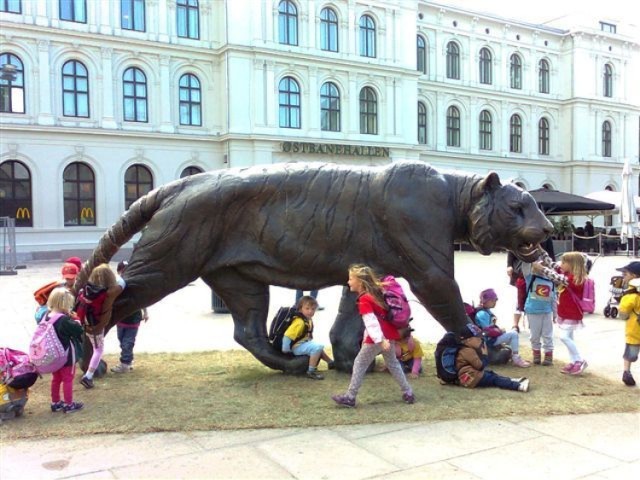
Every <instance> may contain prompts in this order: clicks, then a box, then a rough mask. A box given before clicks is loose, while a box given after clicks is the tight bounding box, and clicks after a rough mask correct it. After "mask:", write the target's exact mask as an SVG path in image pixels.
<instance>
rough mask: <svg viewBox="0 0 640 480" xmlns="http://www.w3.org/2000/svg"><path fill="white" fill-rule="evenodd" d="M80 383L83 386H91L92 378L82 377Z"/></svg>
mask: <svg viewBox="0 0 640 480" xmlns="http://www.w3.org/2000/svg"><path fill="white" fill-rule="evenodd" d="M80 383H81V384H82V386H83V387H84V388H93V379H92V378H88V377H82V378H81V379H80Z"/></svg>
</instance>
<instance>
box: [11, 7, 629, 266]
mask: <svg viewBox="0 0 640 480" xmlns="http://www.w3.org/2000/svg"><path fill="white" fill-rule="evenodd" d="M598 20H599V19H594V20H592V21H593V22H594V24H593V25H590V24H587V25H586V26H584V27H580V28H574V27H571V28H569V27H563V28H557V27H543V26H540V25H531V24H527V23H523V22H519V21H517V20H507V19H504V18H500V17H498V16H494V15H488V14H479V13H474V12H468V11H465V10H461V9H458V8H454V7H449V6H446V5H440V4H435V3H433V2H425V1H418V0H416V1H403V2H396V1H366V2H364V1H363V2H361V1H356V0H345V1H343V0H333V1H324V0H305V1H301V0H273V1H271V0H261V1H259V0H227V1H222V0H0V67H3V70H2V80H0V89H1V90H0V128H1V130H0V135H1V142H0V216H9V217H15V218H16V222H17V226H18V227H17V233H16V238H17V244H18V252H19V253H20V254H21V255H23V256H25V255H27V256H31V257H33V258H58V257H60V256H61V255H64V254H66V253H67V252H69V251H74V252H79V251H88V250H91V249H92V248H93V246H94V245H95V243H96V241H97V239H98V238H99V237H100V235H101V234H102V233H103V232H104V230H105V229H106V228H108V227H109V226H110V225H111V224H112V223H113V222H115V221H116V220H117V218H118V217H119V216H120V215H121V213H122V212H123V211H124V210H125V209H126V208H128V206H129V205H130V204H131V202H133V201H134V200H135V199H136V198H138V197H139V196H140V195H142V194H144V193H146V192H148V191H149V190H150V189H152V188H154V187H156V186H159V185H161V184H164V183H167V182H170V181H173V180H176V179H178V178H180V177H181V176H185V175H189V174H192V173H197V172H200V171H205V170H211V169H220V168H231V167H243V166H250V165H258V164H269V163H277V162H290V161H294V162H307V161H323V162H338V163H355V164H384V163H388V162H393V161H397V160H403V159H410V160H422V161H425V162H429V163H431V164H433V165H434V166H436V167H440V168H445V169H460V170H465V171H471V172H476V173H482V174H484V173H486V172H487V171H489V170H495V171H497V172H498V173H499V174H500V176H501V177H502V178H503V180H507V179H514V180H515V181H517V182H518V183H520V184H521V185H522V186H523V187H525V188H527V189H533V188H539V187H541V186H543V185H548V186H550V187H552V188H556V189H559V190H563V191H569V192H573V193H577V194H585V193H588V192H591V191H597V190H604V189H605V188H610V189H613V190H619V189H620V186H621V185H620V172H621V170H622V163H623V161H624V159H625V158H630V159H631V163H632V165H633V166H634V172H635V174H636V175H637V172H638V170H639V169H638V150H639V139H640V123H639V118H640V88H638V87H637V84H634V82H633V79H634V78H638V74H640V45H639V44H638V41H637V37H634V35H633V34H634V32H633V31H625V27H624V25H622V24H619V23H617V22H612V21H607V22H604V23H603V24H600V23H598ZM605 26H606V28H605ZM611 27H613V30H615V32H610V31H603V28H605V29H607V30H611V29H612V28H611ZM636 33H637V32H636ZM634 38H636V40H633V39H634ZM7 64H9V67H5V65H7ZM636 83H637V82H636ZM635 188H636V192H635V193H636V194H637V188H638V182H637V181H636V182H635Z"/></svg>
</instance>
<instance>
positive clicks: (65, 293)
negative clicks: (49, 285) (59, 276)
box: [47, 287, 75, 313]
mask: <svg viewBox="0 0 640 480" xmlns="http://www.w3.org/2000/svg"><path fill="white" fill-rule="evenodd" d="M74 302H75V298H74V297H73V295H72V294H71V292H70V291H69V290H67V289H66V288H64V287H58V288H54V289H53V290H52V292H51V294H50V295H49V300H47V307H49V310H53V311H56V312H64V313H69V312H70V311H71V309H72V308H73V303H74Z"/></svg>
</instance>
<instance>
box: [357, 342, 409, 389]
mask: <svg viewBox="0 0 640 480" xmlns="http://www.w3.org/2000/svg"><path fill="white" fill-rule="evenodd" d="M379 353H382V358H383V359H384V363H385V365H386V366H387V368H388V369H389V373H391V376H392V377H393V378H394V380H395V381H396V382H398V385H400V388H401V389H402V393H413V392H412V391H411V385H409V382H407V377H405V375H404V372H403V371H402V365H400V362H399V361H398V359H397V358H396V349H395V348H394V345H393V342H391V348H390V349H389V350H387V351H386V352H385V351H383V350H382V345H379V344H375V343H365V344H364V345H362V347H361V348H360V351H359V352H358V355H357V356H356V359H355V360H354V361H353V373H352V374H351V382H350V383H349V388H348V389H347V396H348V397H351V398H356V395H358V390H360V386H361V385H362V381H363V380H364V376H365V374H366V373H367V368H368V367H369V365H371V362H373V359H374V358H376V355H378V354H379Z"/></svg>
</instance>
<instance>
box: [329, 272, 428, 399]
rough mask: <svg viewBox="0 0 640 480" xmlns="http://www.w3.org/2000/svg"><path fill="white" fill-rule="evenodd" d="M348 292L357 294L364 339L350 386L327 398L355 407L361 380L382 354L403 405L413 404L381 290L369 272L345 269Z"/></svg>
mask: <svg viewBox="0 0 640 480" xmlns="http://www.w3.org/2000/svg"><path fill="white" fill-rule="evenodd" d="M348 284H349V289H350V290H351V291H352V292H355V293H357V294H358V300H357V304H358V312H359V313H360V315H361V316H362V321H363V322H364V328H365V332H364V339H363V341H362V346H361V347H360V351H359V352H358V355H357V356H356V358H355V360H354V362H353V373H352V374H351V382H350V383H349V388H348V389H347V391H346V393H344V394H341V395H333V396H332V397H331V398H332V399H333V401H334V402H336V403H337V404H338V405H343V406H345V407H355V406H356V396H357V395H358V390H360V386H361V385H362V381H363V380H364V376H365V374H366V373H367V369H368V368H369V365H371V362H373V360H374V359H375V358H376V355H378V354H379V353H382V358H384V363H385V364H386V366H387V368H388V369H389V372H390V373H391V375H392V376H393V378H394V379H395V381H396V382H398V385H400V388H401V390H402V400H404V402H405V403H408V404H412V403H415V401H416V398H415V396H414V394H413V390H412V389H411V385H409V382H407V378H406V377H405V375H404V372H403V371H402V366H401V365H400V362H398V359H397V358H396V355H395V348H392V347H393V343H392V342H395V341H397V340H399V339H400V335H399V334H398V330H397V329H396V328H395V327H394V326H393V325H391V324H390V323H389V322H388V321H387V320H386V318H387V308H386V305H385V303H384V299H383V296H382V288H381V284H380V281H379V280H378V277H377V276H376V275H375V274H374V273H373V270H372V269H371V268H370V267H368V266H365V265H352V266H351V267H349V282H348Z"/></svg>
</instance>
